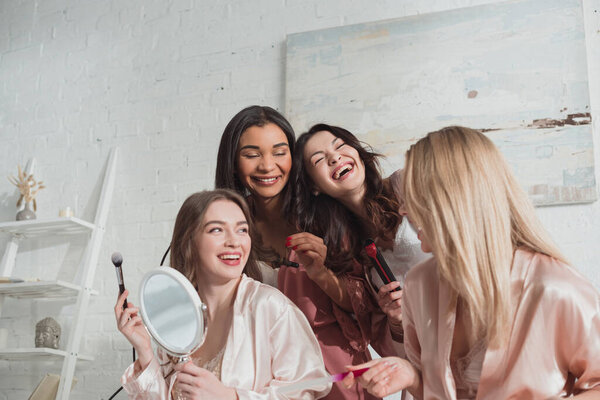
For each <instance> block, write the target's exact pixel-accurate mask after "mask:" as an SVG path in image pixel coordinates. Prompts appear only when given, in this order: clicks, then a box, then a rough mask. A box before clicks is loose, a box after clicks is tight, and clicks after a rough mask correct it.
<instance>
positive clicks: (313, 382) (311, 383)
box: [277, 368, 369, 393]
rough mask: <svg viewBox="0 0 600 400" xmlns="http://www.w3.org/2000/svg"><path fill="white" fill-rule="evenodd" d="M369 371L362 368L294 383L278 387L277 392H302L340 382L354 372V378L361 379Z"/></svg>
mask: <svg viewBox="0 0 600 400" xmlns="http://www.w3.org/2000/svg"><path fill="white" fill-rule="evenodd" d="M368 370H369V368H361V369H357V370H356V371H348V372H342V373H341V374H335V375H329V376H324V377H323V378H316V379H310V380H307V381H301V382H297V383H292V384H290V385H285V386H280V387H278V388H277V392H278V393H291V392H296V391H300V390H303V389H308V388H312V387H315V386H320V385H325V384H327V383H329V382H339V381H341V380H342V379H344V378H345V377H346V375H348V374H349V373H350V372H352V373H353V374H354V377H359V376H361V375H362V374H364V373H365V372H366V371H368Z"/></svg>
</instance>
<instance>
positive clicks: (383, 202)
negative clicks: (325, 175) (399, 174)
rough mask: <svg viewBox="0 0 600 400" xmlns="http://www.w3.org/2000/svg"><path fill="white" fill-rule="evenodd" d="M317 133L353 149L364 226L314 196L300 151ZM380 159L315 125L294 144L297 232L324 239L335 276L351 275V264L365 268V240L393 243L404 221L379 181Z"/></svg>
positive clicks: (340, 133) (352, 139)
mask: <svg viewBox="0 0 600 400" xmlns="http://www.w3.org/2000/svg"><path fill="white" fill-rule="evenodd" d="M321 131H327V132H330V133H331V134H332V135H334V136H336V137H338V138H340V139H342V140H343V141H344V143H346V144H347V145H349V146H352V147H353V148H354V149H356V151H357V152H358V155H359V156H360V158H361V160H362V161H363V162H364V164H365V183H366V191H365V198H364V207H365V209H366V214H367V215H368V216H369V220H368V221H361V220H359V217H358V216H356V215H354V213H352V212H351V211H350V210H349V209H347V208H346V207H345V206H344V205H343V204H342V203H340V202H339V201H337V200H336V199H334V198H332V197H330V196H329V195H327V194H325V193H320V194H319V195H317V196H315V195H313V193H312V188H313V187H314V183H313V181H312V179H311V178H310V176H309V175H308V173H307V171H306V168H305V166H304V148H305V146H306V143H307V142H308V140H309V139H310V138H311V137H312V136H313V135H314V134H315V133H317V132H321ZM379 157H381V155H380V154H378V153H375V152H374V151H373V150H372V148H371V147H370V146H369V145H368V144H366V143H363V142H361V141H359V140H358V139H357V138H356V136H354V135H353V134H352V133H351V132H349V131H347V130H346V129H344V128H340V127H337V126H332V125H327V124H317V125H314V126H313V127H312V128H310V129H309V130H308V132H306V133H303V134H302V135H300V137H299V138H298V140H297V142H296V149H295V151H294V158H293V164H294V168H293V170H294V171H295V174H294V176H293V184H294V189H295V193H294V194H295V196H294V209H295V215H296V217H295V218H296V220H295V222H296V224H297V225H298V227H299V228H300V229H302V230H304V231H306V232H310V233H312V234H314V235H317V236H320V237H322V238H323V241H324V242H325V244H326V245H327V260H326V263H327V266H328V267H329V268H330V269H331V270H332V271H334V272H335V273H342V272H346V271H348V270H350V269H351V268H352V260H353V259H356V260H359V261H363V262H364V261H365V260H364V254H362V255H361V253H362V247H363V242H364V240H365V239H366V238H368V237H372V238H373V239H375V238H381V239H384V240H386V241H387V240H391V239H393V238H394V236H395V234H396V230H397V229H398V225H399V224H400V222H401V221H402V216H401V215H400V214H399V213H398V206H399V203H398V199H397V198H396V195H395V193H394V191H393V189H392V187H391V185H390V184H389V183H388V182H387V181H384V180H383V179H382V177H381V172H380V167H379V161H378V158H379Z"/></svg>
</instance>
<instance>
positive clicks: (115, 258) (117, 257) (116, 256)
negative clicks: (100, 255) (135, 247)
mask: <svg viewBox="0 0 600 400" xmlns="http://www.w3.org/2000/svg"><path fill="white" fill-rule="evenodd" d="M111 260H112V263H113V264H115V266H119V265H121V264H122V263H123V256H122V255H121V253H119V252H118V251H116V252H114V253H113V254H112V256H111Z"/></svg>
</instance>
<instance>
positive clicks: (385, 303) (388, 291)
mask: <svg viewBox="0 0 600 400" xmlns="http://www.w3.org/2000/svg"><path fill="white" fill-rule="evenodd" d="M399 287H400V282H398V281H393V282H390V283H388V284H386V285H383V286H382V287H380V288H379V291H378V292H377V303H378V304H379V307H380V308H381V310H382V311H383V312H384V313H385V314H386V315H387V316H388V318H389V319H390V323H392V324H394V325H398V324H401V323H402V290H398V291H394V289H396V288H399Z"/></svg>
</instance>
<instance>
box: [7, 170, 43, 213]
mask: <svg viewBox="0 0 600 400" xmlns="http://www.w3.org/2000/svg"><path fill="white" fill-rule="evenodd" d="M17 169H18V170H19V174H18V179H17V178H15V177H14V176H9V177H8V180H9V181H10V183H12V184H13V185H15V186H16V187H17V188H19V192H20V193H21V196H19V200H17V208H18V207H21V204H22V203H23V200H25V207H24V208H23V209H22V210H21V211H19V212H18V213H17V221H21V220H26V219H35V211H37V203H36V201H35V196H36V195H37V194H38V192H39V191H40V190H42V189H44V188H45V187H46V186H44V182H42V181H40V182H36V181H35V179H34V178H33V174H29V175H27V173H26V172H24V171H23V170H22V169H21V166H20V165H17ZM36 186H37V187H36ZM30 203H33V211H32V210H31V208H30V207H29V204H30Z"/></svg>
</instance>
